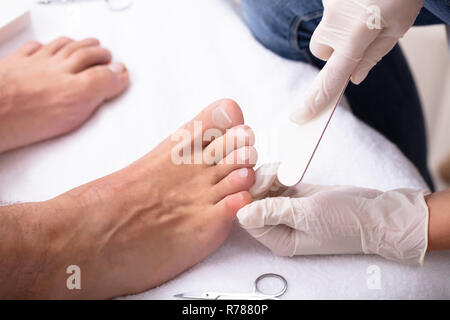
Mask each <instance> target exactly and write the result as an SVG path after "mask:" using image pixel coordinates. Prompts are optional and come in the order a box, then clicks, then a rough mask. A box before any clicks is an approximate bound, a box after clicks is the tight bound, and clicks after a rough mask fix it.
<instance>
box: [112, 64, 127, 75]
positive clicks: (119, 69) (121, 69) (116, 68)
mask: <svg viewBox="0 0 450 320" xmlns="http://www.w3.org/2000/svg"><path fill="white" fill-rule="evenodd" d="M108 68H109V70H111V71H112V72H114V73H118V74H121V73H122V72H124V71H125V66H124V65H123V64H122V63H120V62H113V63H111V64H110V65H109V66H108Z"/></svg>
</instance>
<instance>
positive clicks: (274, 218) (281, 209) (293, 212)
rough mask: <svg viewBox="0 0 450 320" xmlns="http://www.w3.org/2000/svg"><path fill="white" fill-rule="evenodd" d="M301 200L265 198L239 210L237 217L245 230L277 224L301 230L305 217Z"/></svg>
mask: <svg viewBox="0 0 450 320" xmlns="http://www.w3.org/2000/svg"><path fill="white" fill-rule="evenodd" d="M302 202H303V199H302V198H288V197H278V198H266V199H264V200H259V201H255V202H253V203H251V204H249V205H248V206H246V207H244V208H242V209H241V210H239V212H238V214H237V218H238V220H239V223H240V224H241V226H242V227H243V228H244V229H247V230H249V229H257V228H263V227H266V226H277V225H286V226H289V227H291V228H293V229H297V230H302V229H303V225H304V221H305V219H306V218H305V215H304V214H303V212H304V210H303V206H302Z"/></svg>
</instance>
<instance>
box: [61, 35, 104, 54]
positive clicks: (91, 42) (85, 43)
mask: <svg viewBox="0 0 450 320" xmlns="http://www.w3.org/2000/svg"><path fill="white" fill-rule="evenodd" d="M99 45H100V41H99V40H98V39H95V38H88V39H84V40H81V41H72V42H71V43H69V44H67V45H66V46H64V48H62V49H61V50H60V51H59V52H58V55H60V56H61V57H63V58H68V57H70V56H71V55H72V54H74V53H75V52H77V51H78V50H80V49H83V48H88V47H96V46H99Z"/></svg>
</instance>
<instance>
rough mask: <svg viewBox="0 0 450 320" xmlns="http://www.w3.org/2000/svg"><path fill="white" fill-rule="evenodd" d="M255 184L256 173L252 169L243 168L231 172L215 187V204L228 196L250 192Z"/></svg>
mask: <svg viewBox="0 0 450 320" xmlns="http://www.w3.org/2000/svg"><path fill="white" fill-rule="evenodd" d="M254 183H255V171H254V170H253V169H251V168H241V169H238V170H235V171H233V172H231V173H230V174H229V175H228V176H226V177H225V178H223V179H222V180H221V181H220V182H219V183H217V184H216V185H215V186H214V187H213V190H214V192H213V193H214V194H215V199H213V200H214V202H219V201H220V200H222V199H223V198H225V197H226V196H229V195H231V194H234V193H238V192H241V191H248V190H249V189H250V188H251V186H252V185H253V184H254Z"/></svg>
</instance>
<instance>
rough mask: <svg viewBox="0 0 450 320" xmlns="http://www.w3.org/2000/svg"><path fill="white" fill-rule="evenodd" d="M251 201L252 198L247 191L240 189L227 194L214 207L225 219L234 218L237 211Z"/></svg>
mask: <svg viewBox="0 0 450 320" xmlns="http://www.w3.org/2000/svg"><path fill="white" fill-rule="evenodd" d="M252 202H253V198H252V196H251V194H250V193H249V192H248V191H242V192H239V193H235V194H232V195H229V196H227V197H225V198H224V199H222V200H221V201H220V202H218V203H217V204H216V209H217V210H218V212H220V213H221V215H222V217H224V219H225V220H234V219H235V218H236V215H237V212H238V211H239V210H240V209H242V208H243V207H245V206H246V205H248V204H250V203H252Z"/></svg>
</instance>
